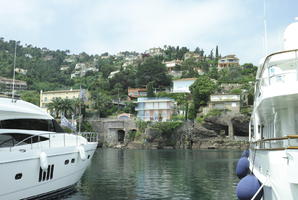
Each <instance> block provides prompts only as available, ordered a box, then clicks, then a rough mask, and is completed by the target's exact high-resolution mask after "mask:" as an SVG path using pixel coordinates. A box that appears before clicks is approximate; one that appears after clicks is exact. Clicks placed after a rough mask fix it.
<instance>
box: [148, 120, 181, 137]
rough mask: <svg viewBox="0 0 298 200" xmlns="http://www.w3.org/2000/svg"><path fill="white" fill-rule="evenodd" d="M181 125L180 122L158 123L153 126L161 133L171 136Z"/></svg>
mask: <svg viewBox="0 0 298 200" xmlns="http://www.w3.org/2000/svg"><path fill="white" fill-rule="evenodd" d="M181 125H182V122H180V121H172V122H156V123H154V124H153V125H152V128H157V129H159V130H160V131H161V133H162V134H165V135H169V134H171V133H172V132H173V131H175V129H176V128H178V127H179V126H181Z"/></svg>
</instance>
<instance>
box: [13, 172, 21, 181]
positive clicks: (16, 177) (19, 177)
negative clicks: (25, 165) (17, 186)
mask: <svg viewBox="0 0 298 200" xmlns="http://www.w3.org/2000/svg"><path fill="white" fill-rule="evenodd" d="M22 176H23V174H22V173H18V174H16V176H15V177H14V178H15V179H16V180H19V179H21V178H22Z"/></svg>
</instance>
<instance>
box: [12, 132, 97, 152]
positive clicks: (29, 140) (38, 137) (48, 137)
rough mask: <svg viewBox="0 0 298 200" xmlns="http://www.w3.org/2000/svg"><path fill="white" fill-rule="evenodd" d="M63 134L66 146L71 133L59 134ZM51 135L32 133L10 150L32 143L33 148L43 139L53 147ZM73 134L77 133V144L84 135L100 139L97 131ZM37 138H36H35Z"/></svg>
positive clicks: (93, 139)
mask: <svg viewBox="0 0 298 200" xmlns="http://www.w3.org/2000/svg"><path fill="white" fill-rule="evenodd" d="M62 134H63V145H62V146H64V147H65V146H66V144H67V138H66V136H67V135H71V134H70V133H59V134H58V135H62ZM51 135H52V133H41V134H37V135H31V136H29V137H27V138H25V139H23V140H22V141H20V142H18V143H16V144H14V145H13V146H10V147H9V149H10V151H12V149H13V148H16V147H19V146H21V145H28V144H29V145H31V149H33V144H39V142H43V141H48V147H49V148H51V147H52V146H53V144H52V140H51ZM72 135H76V142H75V146H78V145H79V136H82V137H84V138H86V139H87V141H88V142H97V141H98V134H97V133H96V132H81V133H78V134H72ZM43 136H46V137H44V138H46V139H45V140H41V137H43ZM35 138H36V139H35ZM35 140H37V141H36V142H34V141H35Z"/></svg>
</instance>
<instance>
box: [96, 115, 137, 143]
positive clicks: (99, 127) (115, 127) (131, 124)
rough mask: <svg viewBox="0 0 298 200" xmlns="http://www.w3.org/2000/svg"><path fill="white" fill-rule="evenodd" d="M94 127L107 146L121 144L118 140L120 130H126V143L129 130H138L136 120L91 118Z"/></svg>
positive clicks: (100, 139) (101, 140)
mask: <svg viewBox="0 0 298 200" xmlns="http://www.w3.org/2000/svg"><path fill="white" fill-rule="evenodd" d="M90 123H91V125H92V127H93V128H94V129H95V131H96V132H98V133H99V141H100V142H102V143H103V144H104V145H106V146H115V145H119V144H121V143H120V142H118V131H119V130H123V131H124V132H125V137H124V143H125V142H126V140H127V139H128V132H129V131H131V130H137V126H136V123H135V121H134V120H118V119H100V120H90Z"/></svg>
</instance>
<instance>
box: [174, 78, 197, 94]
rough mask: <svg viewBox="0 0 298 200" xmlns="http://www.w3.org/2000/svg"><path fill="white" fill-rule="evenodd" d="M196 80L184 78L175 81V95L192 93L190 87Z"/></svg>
mask: <svg viewBox="0 0 298 200" xmlns="http://www.w3.org/2000/svg"><path fill="white" fill-rule="evenodd" d="M196 80H197V79H196V78H182V79H177V80H173V91H172V92H173V93H190V90H189V87H190V86H191V85H192V84H193V83H194V82H195V81H196Z"/></svg>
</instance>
